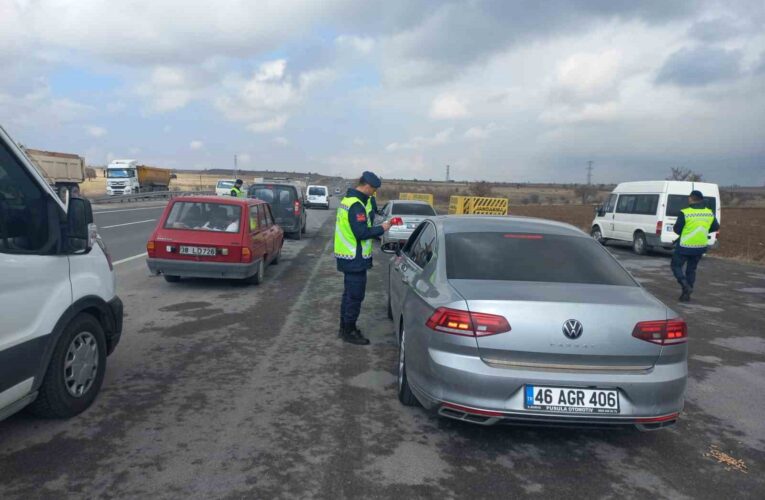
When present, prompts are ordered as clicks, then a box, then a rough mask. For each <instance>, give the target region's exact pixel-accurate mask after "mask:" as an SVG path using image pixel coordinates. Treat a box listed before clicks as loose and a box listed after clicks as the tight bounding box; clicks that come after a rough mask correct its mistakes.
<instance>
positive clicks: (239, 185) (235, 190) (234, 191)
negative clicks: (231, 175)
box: [231, 179, 244, 198]
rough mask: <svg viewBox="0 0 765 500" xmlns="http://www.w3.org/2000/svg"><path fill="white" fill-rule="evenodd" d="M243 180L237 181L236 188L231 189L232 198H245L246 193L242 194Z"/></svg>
mask: <svg viewBox="0 0 765 500" xmlns="http://www.w3.org/2000/svg"><path fill="white" fill-rule="evenodd" d="M242 184H244V182H242V179H237V180H236V182H235V183H234V187H232V188H231V196H233V197H234V198H244V193H243V192H242Z"/></svg>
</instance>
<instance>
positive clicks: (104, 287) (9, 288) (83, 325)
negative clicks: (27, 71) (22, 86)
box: [0, 127, 122, 420]
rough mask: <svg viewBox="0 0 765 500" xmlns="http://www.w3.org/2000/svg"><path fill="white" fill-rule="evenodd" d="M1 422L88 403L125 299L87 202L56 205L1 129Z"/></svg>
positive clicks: (72, 411)
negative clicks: (23, 413)
mask: <svg viewBox="0 0 765 500" xmlns="http://www.w3.org/2000/svg"><path fill="white" fill-rule="evenodd" d="M0 276H2V280H0V420H2V419H4V418H6V417H8V416H9V415H11V414H13V413H15V412H17V411H19V410H21V409H22V408H24V407H27V406H28V407H29V408H30V409H31V410H32V411H33V412H34V413H36V414H38V415H40V416H44V417H53V418H66V417H71V416H74V415H76V414H78V413H80V412H82V411H84V410H85V409H87V408H88V407H89V406H90V405H91V404H92V403H93V401H94V400H95V398H96V395H97V394H98V392H99V390H100V388H101V384H102V382H103V379H104V374H105V370H106V358H107V356H108V355H109V354H111V353H112V352H113V351H114V349H115V347H116V346H117V344H118V342H119V340H120V336H121V333H122V302H121V301H120V299H119V297H117V295H116V293H115V286H116V284H115V275H114V270H113V267H112V263H111V257H110V256H109V253H108V250H107V249H106V246H105V245H104V244H103V242H102V241H101V238H100V237H99V235H98V231H97V229H96V226H95V225H94V224H93V212H92V209H91V207H90V203H89V202H88V201H87V200H85V199H81V198H70V197H69V196H66V195H65V196H64V199H63V200H62V199H61V198H59V196H58V195H57V194H56V192H55V191H54V190H53V188H52V187H51V186H49V185H48V183H47V182H46V179H45V178H44V177H43V176H42V175H41V174H40V172H39V171H38V170H37V169H36V168H35V166H34V165H33V164H32V162H31V161H30V160H29V158H28V157H27V156H26V155H25V154H24V153H23V152H22V150H21V149H19V147H18V146H17V145H16V143H14V142H13V141H12V140H11V138H10V137H9V136H8V135H7V134H6V132H5V130H3V128H2V127H0Z"/></svg>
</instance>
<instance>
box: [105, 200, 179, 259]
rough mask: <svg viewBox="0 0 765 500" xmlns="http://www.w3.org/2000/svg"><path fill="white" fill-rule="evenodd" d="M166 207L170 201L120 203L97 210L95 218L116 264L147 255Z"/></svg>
mask: <svg viewBox="0 0 765 500" xmlns="http://www.w3.org/2000/svg"><path fill="white" fill-rule="evenodd" d="M166 204H167V202H166V201H162V202H151V203H140V204H130V203H120V204H115V205H101V206H96V207H94V208H93V218H94V220H95V223H96V225H97V226H98V231H99V233H100V234H101V237H102V238H103V240H104V241H105V242H106V245H107V246H108V248H109V252H110V253H111V255H112V261H115V262H121V261H123V260H124V259H128V258H130V257H134V256H137V255H142V254H144V253H146V241H148V239H149V235H151V232H152V231H153V230H154V227H156V225H157V219H159V217H160V216H161V215H162V211H163V210H164V209H165V205H166Z"/></svg>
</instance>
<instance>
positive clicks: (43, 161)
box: [23, 148, 85, 199]
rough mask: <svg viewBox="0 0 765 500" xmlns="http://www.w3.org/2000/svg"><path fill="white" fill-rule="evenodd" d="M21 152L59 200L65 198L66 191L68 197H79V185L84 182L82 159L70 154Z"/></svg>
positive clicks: (39, 151) (33, 150)
mask: <svg viewBox="0 0 765 500" xmlns="http://www.w3.org/2000/svg"><path fill="white" fill-rule="evenodd" d="M23 150H24V152H25V153H26V154H27V156H28V157H29V159H30V160H32V163H33V164H34V165H35V166H37V168H38V170H39V171H40V173H41V174H42V175H43V177H45V179H46V180H47V181H48V184H50V185H51V186H52V187H53V188H54V189H55V191H56V193H57V194H58V195H59V196H60V197H61V199H64V198H65V194H66V191H69V195H70V196H73V197H79V195H80V183H81V182H83V181H85V159H84V158H82V157H81V156H78V155H75V154H70V153H56V152H53V151H41V150H39V149H26V148H24V149H23Z"/></svg>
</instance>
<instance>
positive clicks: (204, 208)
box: [164, 201, 242, 233]
mask: <svg viewBox="0 0 765 500" xmlns="http://www.w3.org/2000/svg"><path fill="white" fill-rule="evenodd" d="M241 220H242V207H240V206H238V205H228V204H224V203H215V202H193V201H176V202H175V203H174V204H173V207H172V208H171V209H170V213H169V214H168V216H167V220H166V221H165V225H164V228H165V229H184V230H187V231H188V230H192V231H222V232H225V233H238V232H239V226H240V223H241Z"/></svg>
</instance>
